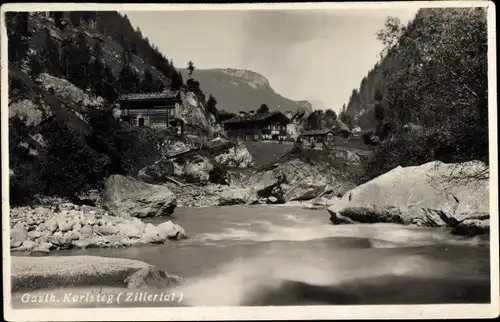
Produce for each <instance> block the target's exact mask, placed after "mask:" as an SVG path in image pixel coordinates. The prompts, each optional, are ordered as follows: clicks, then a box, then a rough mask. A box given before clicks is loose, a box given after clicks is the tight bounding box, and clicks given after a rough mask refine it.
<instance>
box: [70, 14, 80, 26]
mask: <svg viewBox="0 0 500 322" xmlns="http://www.w3.org/2000/svg"><path fill="white" fill-rule="evenodd" d="M81 19H82V13H81V11H71V12H70V13H69V20H70V22H71V24H72V25H73V26H75V27H79V26H80V25H81Z"/></svg>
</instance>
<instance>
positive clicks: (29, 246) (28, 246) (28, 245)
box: [16, 240, 37, 251]
mask: <svg viewBox="0 0 500 322" xmlns="http://www.w3.org/2000/svg"><path fill="white" fill-rule="evenodd" d="M36 246H37V243H35V242H34V241H31V240H25V241H24V242H23V243H22V245H21V246H20V247H18V248H16V250H17V251H31V250H33V249H34V248H35V247H36Z"/></svg>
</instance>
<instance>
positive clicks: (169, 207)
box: [103, 175, 177, 218]
mask: <svg viewBox="0 0 500 322" xmlns="http://www.w3.org/2000/svg"><path fill="white" fill-rule="evenodd" d="M103 204H104V205H105V206H106V207H107V208H108V209H109V210H110V211H112V212H113V213H114V214H115V215H117V216H127V215H130V216H133V217H139V218H144V217H157V216H165V215H170V214H172V213H173V211H174V209H175V207H176V205H177V200H176V198H175V195H174V193H173V192H172V191H170V189H168V188H167V187H165V186H160V185H153V184H148V183H145V182H141V181H138V180H136V179H134V178H132V177H127V176H122V175H112V176H110V177H108V178H107V179H106V182H105V191H104V197H103Z"/></svg>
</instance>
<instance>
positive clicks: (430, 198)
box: [328, 161, 489, 232]
mask: <svg viewBox="0 0 500 322" xmlns="http://www.w3.org/2000/svg"><path fill="white" fill-rule="evenodd" d="M485 169H486V166H485V165H484V164H483V163H480V162H467V163H461V164H446V163H442V162H438V161H434V162H429V163H426V164H424V165H421V166H412V167H405V168H403V167H397V168H395V169H393V170H391V171H389V172H387V173H385V174H383V175H381V176H379V177H377V178H375V179H373V180H371V181H369V182H367V183H365V184H363V185H360V186H358V187H356V188H354V189H352V190H350V191H348V192H347V193H346V194H345V195H344V196H343V197H342V199H340V200H339V201H338V202H335V203H334V204H333V205H332V206H331V207H330V208H328V211H329V213H330V214H331V220H332V222H334V223H341V222H346V221H347V222H349V221H351V222H362V223H372V222H396V223H401V224H414V225H418V226H432V227H445V226H446V227H454V228H455V231H456V232H460V231H462V230H461V228H460V227H462V226H467V227H468V226H470V227H472V226H474V227H479V226H481V227H482V226H486V225H487V223H488V222H487V221H486V220H488V218H489V182H488V180H482V179H473V178H474V175H475V174H477V173H480V172H481V171H483V170H485ZM470 179H472V180H470ZM472 219H473V220H475V221H473V222H472V221H467V220H472ZM478 221H483V222H482V223H481V225H479V224H478ZM457 227H458V228H457ZM466 230H467V229H464V230H463V231H466ZM468 231H483V232H484V231H486V229H483V228H481V229H476V228H471V229H469V230H468Z"/></svg>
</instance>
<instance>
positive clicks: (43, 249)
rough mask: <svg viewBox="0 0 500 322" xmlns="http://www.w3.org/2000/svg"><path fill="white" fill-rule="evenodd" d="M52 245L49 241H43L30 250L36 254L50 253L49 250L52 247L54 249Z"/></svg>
mask: <svg viewBox="0 0 500 322" xmlns="http://www.w3.org/2000/svg"><path fill="white" fill-rule="evenodd" d="M54 248H55V247H54V245H52V244H51V243H49V242H43V243H40V244H39V245H38V246H36V247H35V248H33V250H32V251H31V253H32V254H36V253H50V251H51V250H52V249H54Z"/></svg>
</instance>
